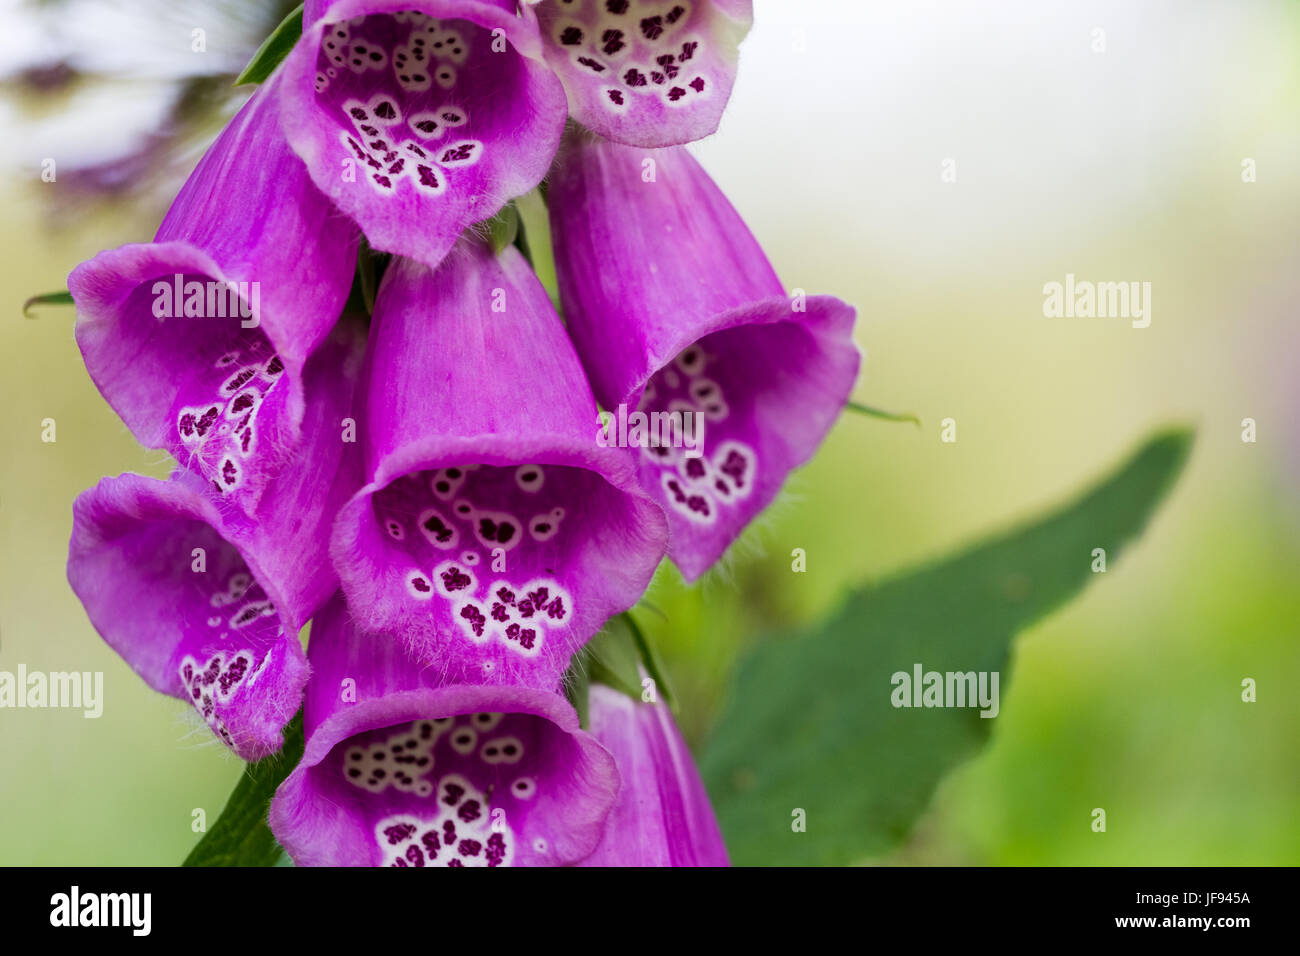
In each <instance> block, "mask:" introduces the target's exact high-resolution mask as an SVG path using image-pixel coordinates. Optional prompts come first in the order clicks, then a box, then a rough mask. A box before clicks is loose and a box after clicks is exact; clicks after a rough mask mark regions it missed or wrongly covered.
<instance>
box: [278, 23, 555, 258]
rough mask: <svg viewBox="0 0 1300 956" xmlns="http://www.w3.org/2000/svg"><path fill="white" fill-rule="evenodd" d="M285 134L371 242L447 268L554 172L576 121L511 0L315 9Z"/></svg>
mask: <svg viewBox="0 0 1300 956" xmlns="http://www.w3.org/2000/svg"><path fill="white" fill-rule="evenodd" d="M304 22H305V23H306V24H307V26H306V29H305V30H304V32H303V36H302V38H301V39H300V40H299V42H298V45H297V46H296V47H295V48H294V50H293V52H292V53H291V54H290V55H289V57H288V59H287V60H286V61H285V65H284V70H285V81H286V93H285V101H284V112H283V122H284V130H285V134H286V135H287V136H288V138H289V142H290V143H292V144H293V148H294V149H295V150H297V152H298V155H299V156H301V157H302V158H303V160H304V161H305V162H306V164H307V168H308V170H309V171H310V173H311V176H312V179H313V180H314V181H315V182H316V185H317V186H319V187H320V189H321V190H322V191H323V192H324V193H325V194H326V195H328V196H329V197H330V198H331V199H332V200H333V201H334V202H335V204H337V205H338V207H339V208H340V209H342V210H343V211H344V212H346V213H347V214H348V215H349V216H351V217H352V218H353V219H355V220H356V221H357V223H359V224H360V226H361V228H362V230H363V231H364V232H365V234H366V238H367V239H368V240H369V242H370V244H371V245H372V246H374V247H375V248H378V249H383V250H385V251H388V252H395V253H400V254H401V255H404V256H411V257H413V258H416V259H420V260H423V261H424V262H425V263H427V264H429V265H437V263H438V262H439V261H440V260H441V259H442V257H443V256H444V255H446V253H447V251H448V250H449V249H451V247H452V244H453V243H454V242H455V240H456V237H457V236H458V235H459V234H460V233H461V232H462V231H463V230H464V229H465V227H467V226H468V225H470V224H471V223H474V222H479V221H481V220H484V219H488V218H490V217H491V216H493V215H494V214H495V213H496V212H497V211H498V210H500V208H501V207H502V205H504V204H505V202H506V201H507V200H509V199H512V198H514V197H515V196H520V195H522V194H523V193H526V192H527V191H528V190H530V189H532V188H533V187H534V186H536V185H537V183H538V182H540V181H541V179H542V177H543V176H544V175H545V174H546V170H547V167H548V166H549V164H550V161H551V158H552V156H553V155H554V154H555V148H556V145H557V144H558V143H559V139H560V134H561V132H562V131H563V128H564V119H565V114H566V107H565V99H564V89H563V87H562V86H561V85H560V82H559V80H558V79H556V77H555V75H554V74H553V73H552V72H551V70H550V69H549V68H548V67H547V66H546V63H545V60H544V57H543V56H542V52H541V38H540V36H539V35H538V32H537V22H536V18H535V17H534V16H533V14H532V13H531V11H528V10H525V11H523V13H522V14H518V15H517V14H516V9H515V2H514V0H422V2H413V0H336V2H333V3H327V2H323V0H322V2H316V3H312V4H309V5H308V6H307V9H306V11H305V20H304Z"/></svg>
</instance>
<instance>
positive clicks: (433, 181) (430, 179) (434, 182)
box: [415, 165, 439, 189]
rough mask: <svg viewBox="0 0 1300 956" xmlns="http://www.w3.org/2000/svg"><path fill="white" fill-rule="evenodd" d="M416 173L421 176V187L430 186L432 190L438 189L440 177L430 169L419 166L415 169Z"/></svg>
mask: <svg viewBox="0 0 1300 956" xmlns="http://www.w3.org/2000/svg"><path fill="white" fill-rule="evenodd" d="M415 171H416V172H417V173H419V175H420V185H421V186H428V187H429V188H430V189H436V188H437V187H438V185H439V183H438V177H437V176H436V175H435V174H434V172H433V170H432V169H431V168H430V167H428V166H424V165H419V166H416V167H415Z"/></svg>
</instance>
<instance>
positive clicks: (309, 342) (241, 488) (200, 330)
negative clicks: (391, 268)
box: [68, 78, 357, 512]
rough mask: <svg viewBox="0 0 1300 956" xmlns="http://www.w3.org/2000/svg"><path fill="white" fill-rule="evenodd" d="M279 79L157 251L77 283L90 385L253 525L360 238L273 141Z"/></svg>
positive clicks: (247, 114)
mask: <svg viewBox="0 0 1300 956" xmlns="http://www.w3.org/2000/svg"><path fill="white" fill-rule="evenodd" d="M278 96H279V83H278V78H273V79H272V80H271V81H270V82H268V83H267V84H266V85H265V86H263V87H262V88H261V89H259V90H258V92H257V93H255V94H254V95H253V98H252V99H251V100H250V101H249V102H248V103H247V104H246V105H245V107H244V108H243V110H241V111H240V113H239V114H238V115H237V116H236V117H235V118H234V119H233V120H232V121H231V123H230V124H229V126H227V127H226V129H225V131H224V132H223V133H222V134H221V136H220V137H219V138H218V139H217V141H216V142H215V143H214V144H213V146H212V147H211V149H209V150H208V152H207V154H206V155H205V156H204V157H203V160H202V161H201V162H200V163H199V165H198V168H197V169H195V171H194V174H193V175H192V176H191V177H190V178H189V181H188V182H186V184H185V186H184V188H183V189H182V190H181V192H180V194H179V195H178V196H177V198H176V201H175V203H173V204H172V207H171V209H170V211H169V212H168V213H167V216H166V218H165V219H164V220H163V222H162V226H161V227H160V228H159V230H158V235H157V236H156V237H155V239H154V241H153V242H151V243H136V244H131V245H126V246H122V247H120V248H118V249H112V250H109V251H107V252H102V253H100V254H99V255H98V256H96V257H95V258H94V259H91V260H90V261H89V262H85V263H82V264H81V265H80V266H78V267H77V268H76V269H75V270H73V272H72V275H71V276H70V277H69V279H68V287H69V288H70V289H71V291H72V295H73V298H74V299H75V301H76V304H77V313H78V318H77V330H76V335H77V344H78V345H79V346H80V347H81V352H82V355H83V357H84V358H85V361H86V368H87V370H88V371H89V372H90V377H91V378H92V379H93V380H94V382H95V384H96V385H97V386H98V387H99V390H100V392H101V393H102V394H103V395H104V398H105V399H107V401H108V403H109V404H110V405H112V406H113V409H114V411H116V412H117V413H118V415H119V416H121V418H122V420H123V421H124V422H125V423H126V425H127V427H128V428H130V429H131V433H132V434H133V435H135V437H136V439H137V440H139V441H140V442H141V443H142V444H144V445H146V446H148V447H150V448H159V449H163V450H166V451H168V452H170V453H171V454H172V455H173V456H175V457H176V458H177V460H179V461H180V462H181V463H182V464H184V465H186V466H187V467H189V468H191V469H193V470H195V471H197V472H198V473H200V474H202V475H203V476H204V477H205V478H207V479H208V480H209V481H210V482H211V484H212V485H213V487H214V488H215V490H217V491H218V492H219V493H220V494H222V495H223V496H227V497H228V498H230V499H231V500H232V501H234V502H236V503H237V504H238V506H239V507H240V508H241V509H243V510H244V511H245V512H251V511H252V510H253V509H254V508H255V507H256V504H257V500H258V498H259V497H260V496H261V494H262V492H263V491H264V490H265V488H266V486H267V484H268V483H269V482H270V481H271V479H272V478H273V477H274V475H275V473H276V472H277V471H278V470H279V468H280V467H281V465H282V464H283V463H284V461H285V459H286V457H287V456H288V454H289V452H290V450H291V449H292V448H293V446H294V445H295V444H296V443H297V441H298V437H299V435H300V425H301V422H302V418H303V412H304V399H303V386H302V376H303V366H304V364H305V363H306V361H307V357H308V356H309V355H310V354H311V353H312V351H313V350H314V349H315V348H316V347H317V346H318V345H319V344H320V343H321V342H322V341H323V340H324V339H325V337H326V336H327V335H328V334H329V331H330V329H331V328H332V327H333V325H334V323H335V321H336V320H337V319H338V316H339V312H340V311H341V310H342V308H343V304H344V301H345V300H346V298H347V294H348V290H349V288H350V286H351V281H352V279H351V277H352V273H353V270H354V266H355V262H356V246H357V235H356V229H355V227H354V226H353V225H352V224H351V223H349V222H348V221H347V219H346V218H345V217H343V216H341V215H340V214H339V213H338V212H337V211H336V210H334V209H333V208H332V207H331V206H330V204H329V202H328V200H326V199H325V197H324V196H322V195H321V194H320V193H319V192H318V191H317V190H316V188H315V187H314V186H313V185H312V184H311V181H310V179H308V177H307V175H306V170H305V169H304V168H303V165H302V163H301V162H300V161H299V160H298V158H297V157H296V156H294V155H293V153H292V152H291V151H290V150H289V149H288V148H287V146H286V145H285V144H284V142H283V138H282V136H281V135H280V132H279V120H278V116H279V106H278Z"/></svg>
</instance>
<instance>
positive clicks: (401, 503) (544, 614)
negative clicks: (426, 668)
mask: <svg viewBox="0 0 1300 956" xmlns="http://www.w3.org/2000/svg"><path fill="white" fill-rule="evenodd" d="M619 497H620V496H619V494H618V493H617V492H615V491H614V490H613V489H612V488H610V487H609V486H608V485H607V484H606V483H605V481H604V479H602V478H600V477H599V476H598V475H596V474H594V473H593V472H589V471H586V470H585V469H581V468H573V467H567V466H558V465H546V466H543V465H531V464H526V465H518V466H512V467H496V466H478V465H467V466H452V467H448V468H442V469H437V470H434V471H422V472H417V473H415V474H411V475H407V476H405V477H402V478H400V479H398V480H397V481H395V482H393V483H392V484H390V485H389V486H388V487H387V488H384V489H383V490H382V491H380V492H378V493H377V494H376V495H375V496H374V503H373V507H374V515H375V520H376V521H377V522H378V523H379V524H380V526H381V527H382V531H383V535H384V537H385V538H386V540H387V549H388V552H389V561H390V562H392V563H393V564H394V565H395V566H397V567H398V568H400V569H401V572H400V573H401V577H400V581H401V586H402V588H403V593H404V599H405V600H406V601H407V602H410V603H411V604H412V605H413V606H414V605H425V606H427V608H428V611H429V613H431V614H433V615H434V616H435V617H436V619H437V620H438V623H439V625H440V629H441V630H443V631H444V632H445V633H447V634H449V635H451V636H452V640H453V641H454V642H458V643H459V644H460V647H461V649H462V650H464V651H468V650H470V649H472V648H473V647H474V646H475V645H488V644H491V645H493V648H492V649H493V650H494V651H497V652H500V651H502V650H504V651H505V652H507V653H509V654H511V655H518V656H519V657H522V658H534V657H537V656H538V655H539V654H541V652H542V651H543V649H544V648H548V645H549V644H553V643H556V642H557V641H558V642H560V643H561V644H562V645H563V642H564V640H565V635H566V633H567V632H568V630H569V629H570V626H571V624H572V622H573V619H574V616H575V613H576V612H577V611H578V610H579V609H580V608H579V605H578V604H577V603H575V602H581V600H582V593H581V589H580V585H579V586H577V587H576V590H577V593H574V587H573V584H574V573H573V571H574V569H573V567H572V558H573V556H574V554H575V552H576V551H577V550H578V549H579V548H580V546H581V544H582V542H583V537H584V535H587V534H591V533H600V531H601V529H600V527H599V525H598V523H597V521H595V520H593V516H594V515H597V514H599V513H600V512H601V510H602V505H601V503H602V500H603V499H605V498H610V499H617V498H619ZM609 506H610V507H620V505H619V503H618V502H617V501H615V500H611V501H610V503H609ZM568 650H572V648H569V649H568ZM567 652H568V651H565V653H567ZM495 656H498V655H495V654H494V655H489V656H488V660H489V661H490V660H491V659H492V657H495Z"/></svg>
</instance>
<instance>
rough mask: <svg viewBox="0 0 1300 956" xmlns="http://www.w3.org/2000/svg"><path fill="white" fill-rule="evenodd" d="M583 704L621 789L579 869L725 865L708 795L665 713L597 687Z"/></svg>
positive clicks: (661, 708)
mask: <svg viewBox="0 0 1300 956" xmlns="http://www.w3.org/2000/svg"><path fill="white" fill-rule="evenodd" d="M588 700H589V708H590V715H591V718H590V729H591V734H592V736H594V737H595V738H596V739H597V740H599V741H600V742H601V744H602V745H603V746H604V747H605V748H606V749H607V750H608V751H609V752H610V753H612V754H613V755H614V762H615V763H616V764H617V765H618V772H619V776H620V778H621V779H622V782H623V787H622V790H621V792H620V793H619V797H618V803H617V804H615V806H614V812H613V813H611V814H610V817H609V822H608V823H606V825H605V835H604V836H603V837H602V838H601V841H600V845H599V846H598V847H597V848H596V851H595V852H594V853H592V855H591V856H589V857H587V858H586V859H585V860H583V861H582V863H581V865H582V866H727V865H728V863H729V861H728V859H727V848H726V846H725V845H724V844H723V842H722V834H721V833H720V832H719V831H718V822H717V820H715V819H714V817H713V807H712V806H711V805H710V804H709V795H708V794H707V793H706V792H705V790H704V784H703V783H702V782H701V781H700V774H699V771H698V770H696V769H695V761H694V760H692V759H691V752H690V750H689V749H688V748H687V746H686V742H685V741H684V740H682V735H681V733H680V732H679V731H678V730H677V725H676V724H674V723H673V718H672V715H671V714H670V713H669V712H668V708H667V707H666V706H665V705H664V704H662V703H649V704H646V703H641V702H639V701H634V700H633V699H632V698H630V697H628V696H627V695H626V694H623V693H621V692H619V691H616V690H613V689H611V688H609V687H605V686H603V685H601V684H592V685H591V689H590V696H589V698H588Z"/></svg>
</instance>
